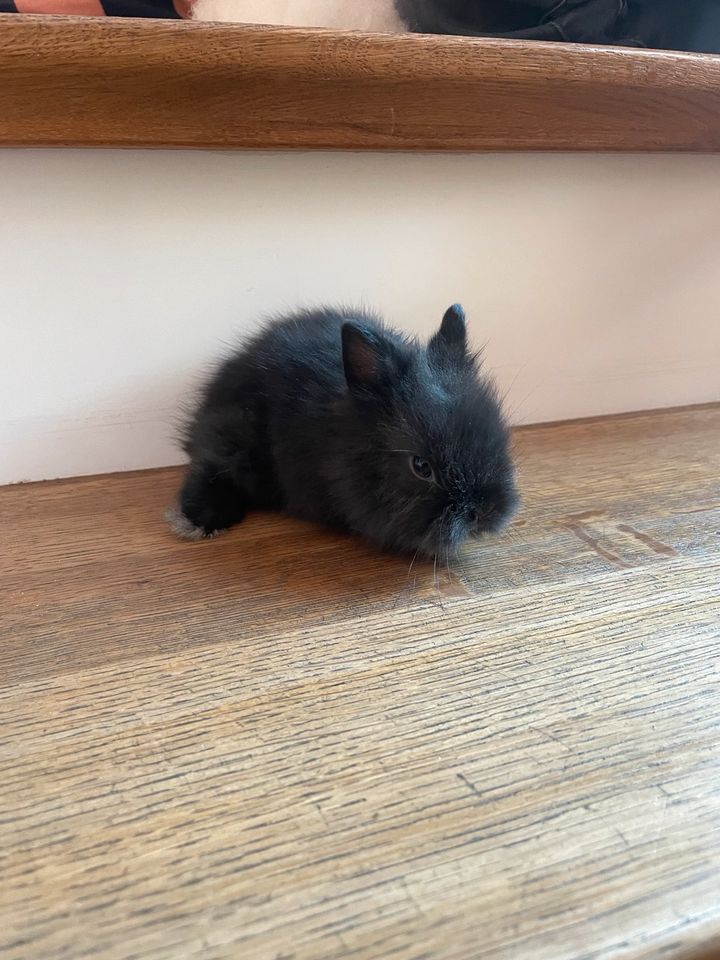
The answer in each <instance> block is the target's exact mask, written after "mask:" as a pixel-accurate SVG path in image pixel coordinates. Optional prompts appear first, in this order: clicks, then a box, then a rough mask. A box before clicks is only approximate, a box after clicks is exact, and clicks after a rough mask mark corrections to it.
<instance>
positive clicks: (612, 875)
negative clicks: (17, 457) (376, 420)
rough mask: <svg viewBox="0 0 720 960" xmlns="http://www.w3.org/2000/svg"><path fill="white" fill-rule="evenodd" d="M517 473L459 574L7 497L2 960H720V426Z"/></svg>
mask: <svg viewBox="0 0 720 960" xmlns="http://www.w3.org/2000/svg"><path fill="white" fill-rule="evenodd" d="M516 446H517V450H518V456H519V460H520V464H521V479H522V488H523V494H524V501H525V503H524V508H523V510H522V512H521V514H520V515H519V517H518V519H517V521H516V523H515V525H514V526H513V528H512V530H511V531H510V532H509V533H508V534H506V535H504V536H503V537H501V538H499V539H497V540H493V541H487V542H486V543H485V544H481V545H478V546H475V547H473V548H470V549H468V550H466V551H465V552H464V554H463V556H462V558H461V561H460V563H459V564H458V565H457V567H456V568H454V569H452V570H451V571H448V570H443V571H437V572H436V573H435V572H434V571H433V570H432V567H430V566H425V565H421V564H416V565H415V566H414V567H413V569H412V571H411V572H408V565H407V562H406V561H404V560H401V559H397V558H393V557H388V556H381V555H378V554H376V553H374V552H373V551H371V550H370V549H368V548H366V547H364V546H363V545H362V544H359V543H357V542H355V541H353V540H351V539H343V538H338V537H336V536H335V535H333V534H330V533H327V532H325V531H320V530H316V529H314V528H310V527H307V526H304V525H302V524H299V523H295V522H291V521H289V520H285V519H283V518H280V517H272V516H255V517H251V518H249V520H248V521H247V522H246V523H245V524H244V525H242V526H241V527H240V528H238V529H237V530H235V531H233V532H232V533H231V534H229V535H226V536H224V537H221V538H218V539H216V540H213V541H209V542H205V543H201V544H186V543H180V542H178V541H176V540H175V539H173V538H172V536H171V535H170V533H169V532H168V531H167V530H166V528H165V526H164V524H163V521H162V510H163V508H164V507H165V505H166V504H167V503H168V501H169V500H170V499H171V497H172V494H173V490H174V488H175V484H176V481H177V471H174V470H163V471H155V472H148V473H141V474H134V475H132V474H128V475H121V476H113V477H98V478H88V479H83V480H75V481H65V482H57V483H46V484H34V485H27V486H18V487H6V488H3V489H0V518H1V519H2V529H3V550H2V553H1V554H0V575H1V577H2V590H3V602H2V605H1V606H0V636H1V637H2V643H1V644H0V678H1V683H0V711H1V718H2V737H1V739H0V773H1V775H2V781H1V782H2V790H1V791H0V858H1V861H0V862H1V864H2V868H1V874H2V881H3V882H2V884H1V885H0V956H2V957H3V958H8V960H26V958H27V960H29V958H33V960H38V958H59V957H65V958H79V957H92V958H93V960H117V958H124V960H129V958H131V957H132V958H135V957H137V958H143V960H156V958H157V960H160V958H188V960H190V958H192V960H195V958H197V960H200V958H202V960H209V958H225V957H251V958H253V960H271V958H272V960H278V958H286V960H290V958H293V960H331V958H333V960H340V958H343V960H344V958H354V960H375V958H377V960H386V958H397V960H421V958H433V960H436V958H437V960H480V958H482V960H518V958H520V960H525V958H528V960H611V958H612V960H620V958H623V960H627V958H632V960H640V958H643V960H649V958H653V960H654V958H672V960H710V958H712V957H717V956H719V955H720V953H719V952H718V947H719V946H720V939H718V938H720V883H719V877H720V741H719V737H718V733H719V728H720V682H719V681H720V678H719V675H718V640H719V639H720V591H719V589H718V584H719V582H720V578H719V573H720V556H719V554H718V542H719V531H720V479H719V478H720V408H698V409H691V410H685V411H675V412H666V413H657V414H647V415H635V416H631V417H625V418H619V419H610V420H602V421H596V422H590V423H578V424H568V425H559V426H549V427H540V428H533V429H529V430H523V431H520V432H518V433H517V435H516Z"/></svg>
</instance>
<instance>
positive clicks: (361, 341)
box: [342, 323, 396, 391]
mask: <svg viewBox="0 0 720 960" xmlns="http://www.w3.org/2000/svg"><path fill="white" fill-rule="evenodd" d="M342 348H343V365H344V367H345V379H346V380H347V382H348V386H349V387H350V389H351V390H353V389H358V388H359V389H361V390H365V391H367V390H376V389H378V388H379V387H382V386H383V385H386V384H388V382H389V380H390V378H391V376H392V374H393V372H394V370H395V367H396V364H395V359H396V357H395V348H394V347H393V345H392V344H391V343H390V342H389V341H387V340H386V339H385V338H384V337H383V336H382V335H381V334H378V333H377V332H376V331H375V330H373V329H372V328H371V327H369V326H366V325H365V324H364V323H344V324H343V327H342Z"/></svg>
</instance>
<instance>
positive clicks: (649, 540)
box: [618, 523, 677, 557]
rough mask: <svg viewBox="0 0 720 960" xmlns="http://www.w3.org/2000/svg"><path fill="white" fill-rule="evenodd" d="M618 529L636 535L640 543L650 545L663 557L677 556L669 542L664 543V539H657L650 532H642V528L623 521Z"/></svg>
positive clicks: (632, 535)
mask: <svg viewBox="0 0 720 960" xmlns="http://www.w3.org/2000/svg"><path fill="white" fill-rule="evenodd" d="M618 530H620V531H622V533H629V534H630V536H631V537H635V539H636V540H639V541H640V543H644V544H645V546H646V547H650V549H651V550H652V551H653V553H657V554H659V555H660V556H661V557H676V556H677V553H676V552H675V550H673V548H672V547H670V546H668V545H667V543H662V541H660V540H656V539H655V537H651V536H650V534H648V533H642V532H641V531H640V530H636V529H635V528H634V527H631V526H629V525H628V524H626V523H621V524H620V525H619V526H618Z"/></svg>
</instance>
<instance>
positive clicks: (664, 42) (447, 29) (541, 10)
mask: <svg viewBox="0 0 720 960" xmlns="http://www.w3.org/2000/svg"><path fill="white" fill-rule="evenodd" d="M396 4H397V8H398V11H399V12H400V15H401V16H402V17H404V18H405V20H406V22H407V23H408V25H409V27H410V29H412V30H415V31H417V32H419V33H450V34H459V35H462V36H492V37H504V38H509V39H516V40H556V41H565V42H567V43H615V44H622V45H630V46H642V47H655V48H659V49H666V50H694V51H704V52H708V53H714V52H720V2H718V0H560V2H558V0H396Z"/></svg>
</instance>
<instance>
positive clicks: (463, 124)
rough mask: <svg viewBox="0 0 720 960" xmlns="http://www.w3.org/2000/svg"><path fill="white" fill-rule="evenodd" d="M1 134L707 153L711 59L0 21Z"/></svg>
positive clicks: (713, 130)
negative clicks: (689, 151) (692, 151)
mask: <svg viewBox="0 0 720 960" xmlns="http://www.w3.org/2000/svg"><path fill="white" fill-rule="evenodd" d="M0 143H2V144H8V145H36V146H68V145H88V146H121V147H221V148H230V147H233V148H236V147H243V148H264V149H265V148H282V149H288V148H296V147H299V148H327V149H375V150H385V149H393V150H395V149H400V150H436V149H442V150H664V151H668V150H694V151H715V150H718V149H719V148H720V58H719V57H715V56H704V55H698V54H685V53H668V52H659V51H643V50H635V49H625V48H612V47H588V46H579V45H564V44H536V43H517V42H513V41H502V40H483V39H470V38H456V37H429V36H417V35H407V36H395V35H392V36H391V35H387V36H380V35H370V34H353V33H340V32H333V31H326V30H296V29H283V28H263V27H244V26H241V25H237V24H212V23H190V22H174V21H151V20H113V19H98V20H88V19H86V18H72V17H68V18H48V17H20V16H13V15H4V16H2V15H0Z"/></svg>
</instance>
